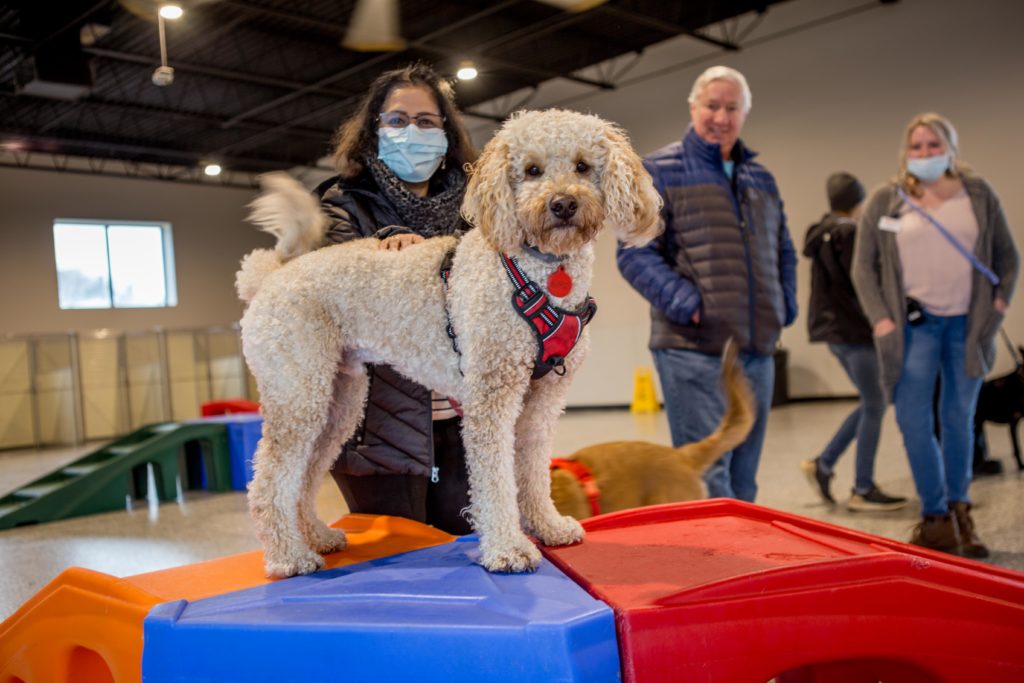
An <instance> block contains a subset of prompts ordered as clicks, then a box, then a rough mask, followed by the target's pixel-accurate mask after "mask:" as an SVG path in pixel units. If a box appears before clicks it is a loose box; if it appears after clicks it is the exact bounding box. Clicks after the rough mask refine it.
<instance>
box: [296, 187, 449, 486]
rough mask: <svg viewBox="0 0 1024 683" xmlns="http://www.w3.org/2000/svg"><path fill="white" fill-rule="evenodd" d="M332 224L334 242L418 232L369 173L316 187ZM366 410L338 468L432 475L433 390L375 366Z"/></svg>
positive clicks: (351, 472) (330, 234) (360, 473)
mask: <svg viewBox="0 0 1024 683" xmlns="http://www.w3.org/2000/svg"><path fill="white" fill-rule="evenodd" d="M315 192H316V193H317V194H318V195H320V198H321V207H322V208H323V210H324V213H325V214H326V215H327V217H328V220H329V225H328V229H327V235H326V240H327V242H328V243H330V244H337V243H341V242H348V241H349V240H354V239H361V238H364V237H376V238H378V239H384V238H385V237H389V236H390V235H394V234H400V233H411V232H414V231H413V230H411V229H410V228H407V227H404V226H402V220H401V218H399V216H398V213H397V212H396V211H395V209H394V208H393V207H392V206H391V204H390V203H389V202H388V201H387V199H386V198H385V197H384V196H383V195H382V194H381V192H380V190H379V189H378V187H377V185H376V183H375V182H374V180H373V176H372V175H371V174H370V173H369V171H364V172H363V173H362V174H360V175H359V176H356V177H355V178H353V179H350V180H343V179H339V178H338V177H334V178H330V179H328V180H326V181H324V182H323V183H321V184H320V186H319V187H318V188H317V189H316V190H315ZM368 370H369V373H370V388H369V393H368V395H367V398H366V414H365V416H364V417H363V422H362V424H361V425H360V427H359V429H358V430H357V431H356V434H355V435H354V436H353V437H352V439H351V440H350V441H349V442H348V443H347V444H345V446H344V447H343V448H342V451H341V455H340V456H339V458H338V461H337V463H336V464H335V466H334V471H335V472H340V473H343V474H349V475H356V476H363V475H370V474H409V475H416V476H430V474H431V470H432V468H433V465H434V441H433V425H432V419H431V401H430V398H431V393H430V390H429V389H427V388H426V387H423V386H421V385H419V384H417V383H415V382H413V381H411V380H409V379H407V378H406V377H404V376H402V375H400V374H398V372H396V371H395V370H393V369H392V368H391V367H389V366H386V365H371V366H369V368H368Z"/></svg>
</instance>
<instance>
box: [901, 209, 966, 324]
mask: <svg viewBox="0 0 1024 683" xmlns="http://www.w3.org/2000/svg"><path fill="white" fill-rule="evenodd" d="M925 211H927V212H928V213H929V214H931V216H932V218H934V219H935V220H937V221H938V222H939V223H941V224H942V226H943V227H944V228H946V230H947V231H948V232H949V233H950V234H952V235H953V236H954V237H956V239H957V241H959V242H960V244H962V245H963V246H964V247H965V248H966V249H967V250H968V251H970V252H973V251H974V244H975V242H977V241H978V220H977V218H975V216H974V210H973V209H972V208H971V199H970V197H968V196H967V192H965V191H963V190H961V191H960V192H959V193H957V194H956V195H954V196H952V197H950V198H949V199H947V200H946V201H944V202H943V203H942V204H941V205H940V206H938V207H937V208H933V209H925ZM896 245H897V247H898V248H899V253H900V265H901V266H902V268H903V291H904V292H905V293H906V295H907V296H909V297H911V298H913V299H917V300H918V301H920V302H921V304H922V305H923V306H924V308H925V310H926V311H928V312H929V313H932V314H934V315H942V316H951V315H965V314H966V313H967V309H968V307H969V306H970V303H971V278H972V275H973V273H972V270H973V266H972V265H971V262H970V261H968V260H967V259H966V258H964V256H963V254H961V253H960V252H958V251H957V250H956V248H954V247H953V245H952V244H950V243H949V241H948V240H947V239H946V238H945V237H943V236H942V233H940V232H939V230H938V228H936V227H935V226H934V225H932V224H931V223H930V222H928V221H927V220H926V219H925V218H924V216H922V215H921V214H919V213H918V212H917V211H914V210H913V209H911V208H910V207H907V206H904V207H903V209H902V210H901V216H900V230H899V232H898V233H897V234H896Z"/></svg>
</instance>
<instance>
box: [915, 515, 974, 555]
mask: <svg viewBox="0 0 1024 683" xmlns="http://www.w3.org/2000/svg"><path fill="white" fill-rule="evenodd" d="M910 542H911V543H913V544H914V545H919V546H921V547H922V548H929V549H931V550H939V551H941V552H944V553H951V554H953V555H959V554H960V553H961V547H960V534H959V533H958V531H957V525H956V517H954V516H953V515H952V514H947V515H925V517H924V518H923V519H922V520H921V521H920V523H918V525H917V526H915V527H914V533H913V535H912V536H911V537H910Z"/></svg>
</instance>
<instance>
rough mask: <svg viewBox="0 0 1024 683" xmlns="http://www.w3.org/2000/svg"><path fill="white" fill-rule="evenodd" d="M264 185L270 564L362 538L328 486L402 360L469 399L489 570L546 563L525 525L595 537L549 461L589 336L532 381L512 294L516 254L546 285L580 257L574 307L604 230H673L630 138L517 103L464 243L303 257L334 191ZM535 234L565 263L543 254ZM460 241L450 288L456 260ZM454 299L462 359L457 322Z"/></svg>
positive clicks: (261, 299)
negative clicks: (269, 243) (327, 497)
mask: <svg viewBox="0 0 1024 683" xmlns="http://www.w3.org/2000/svg"><path fill="white" fill-rule="evenodd" d="M264 183H265V185H266V186H267V190H268V191H267V192H266V193H265V194H264V195H263V196H261V197H260V198H259V199H257V200H256V202H254V207H253V208H254V215H253V217H252V220H253V221H254V222H256V223H257V224H259V225H260V226H261V227H263V229H265V230H267V231H269V232H272V233H274V234H275V235H277V237H278V240H279V241H278V246H277V250H276V251H271V250H257V251H255V252H253V253H252V254H250V255H248V256H247V257H246V258H245V259H244V260H243V262H242V269H241V271H240V272H239V274H238V279H237V284H238V290H239V295H240V296H241V297H242V298H243V299H244V300H246V301H248V307H247V309H246V312H245V315H244V316H243V318H242V342H243V348H244V352H245V358H246V360H247V362H248V363H249V367H250V369H251V370H252V372H253V375H255V377H256V381H257V384H258V386H259V391H260V400H261V402H262V408H263V418H264V422H263V438H262V439H261V440H260V443H259V446H258V447H257V450H256V456H255V477H254V479H253V482H252V484H251V485H250V487H249V507H250V511H251V513H252V516H253V519H254V521H255V525H256V530H257V534H258V536H259V537H260V540H261V541H262V542H263V545H264V550H265V553H264V560H265V566H266V570H267V573H268V574H269V575H271V576H281V577H283V576H291V575H294V574H305V573H309V572H312V571H315V570H317V569H319V568H321V567H322V566H323V558H322V557H321V556H320V553H326V552H332V551H335V550H339V549H341V548H343V547H344V546H345V537H344V534H343V533H342V532H341V531H338V530H334V529H329V528H328V527H327V526H326V525H324V524H323V522H321V521H320V520H319V519H317V517H316V514H315V511H314V498H315V492H316V489H317V486H318V485H319V484H320V482H321V480H322V478H323V476H324V474H325V473H326V471H327V469H328V468H329V467H330V465H331V463H332V462H333V460H334V458H335V457H336V456H337V454H338V452H339V450H340V448H341V445H342V444H343V443H344V442H345V441H346V440H347V439H348V438H349V436H350V435H351V434H352V433H353V432H354V431H355V429H356V427H357V426H358V424H359V422H360V420H361V419H362V414H363V404H364V401H365V398H366V391H367V376H366V370H365V367H364V365H365V364H366V363H386V364H388V365H391V366H393V367H394V368H396V369H397V370H398V371H399V372H401V373H402V374H403V375H405V376H407V377H409V378H410V379H413V380H415V381H416V382H419V383H421V384H423V385H425V386H427V387H430V388H431V389H434V390H436V391H439V392H441V393H443V394H445V395H448V396H451V397H453V398H454V399H455V400H457V401H458V402H459V403H461V404H462V407H463V409H464V411H465V417H464V419H463V442H464V444H465V448H466V459H467V463H468V467H469V481H470V500H471V502H470V509H469V514H470V518H471V520H472V523H473V527H474V529H475V530H476V532H477V533H478V534H479V535H480V552H481V557H480V562H481V564H482V565H483V566H484V567H486V568H487V569H489V570H492V571H526V570H531V569H534V568H535V567H536V566H537V564H538V562H539V561H540V553H539V551H538V550H537V548H536V547H535V546H534V545H533V543H531V542H530V540H529V539H528V538H527V536H526V535H525V534H524V530H525V531H526V532H529V533H532V534H533V535H534V536H536V538H537V539H539V540H540V541H541V542H542V543H544V544H546V545H561V544H566V543H576V542H578V541H580V540H581V539H582V537H583V531H582V529H581V527H580V525H579V523H578V522H577V521H576V520H574V519H572V518H570V517H564V516H562V515H560V514H558V512H557V511H556V510H555V507H554V505H553V504H552V502H551V497H550V495H549V481H550V480H549V474H548V461H549V459H550V457H551V444H552V437H553V432H554V427H555V422H556V420H557V417H558V415H559V414H560V413H561V412H562V409H563V407H564V403H565V394H566V391H567V389H568V386H569V382H570V381H571V379H572V376H573V374H574V373H575V372H576V370H577V368H578V367H579V365H580V363H581V362H582V360H583V358H584V356H585V355H586V351H587V345H588V342H587V334H586V332H585V331H584V333H583V336H582V337H581V339H580V341H579V343H578V345H577V347H576V348H575V350H573V352H572V353H570V354H569V356H568V358H567V359H566V373H565V376H559V375H557V374H555V373H550V374H548V375H547V376H546V377H544V378H543V379H540V380H535V381H531V379H530V376H531V373H532V370H533V362H534V358H535V356H536V353H537V342H536V340H535V338H534V334H533V331H532V330H531V329H530V326H529V324H528V323H527V322H525V321H524V320H523V319H522V318H520V317H519V315H518V314H517V313H516V311H515V310H514V309H513V307H512V303H511V302H512V294H513V288H512V284H511V282H510V281H509V278H508V277H507V276H506V274H505V272H504V270H503V266H502V263H501V260H500V258H499V252H505V253H508V254H511V255H513V256H515V257H516V258H517V259H518V261H519V263H520V265H521V267H522V268H523V270H524V271H525V272H526V273H527V274H528V275H529V277H530V278H532V279H533V280H534V281H536V282H538V283H541V284H543V283H545V282H547V279H548V276H549V275H550V274H551V272H553V270H554V269H555V268H556V267H557V265H562V266H564V267H565V269H566V270H567V271H568V272H569V274H570V275H571V276H572V278H573V281H574V283H575V285H574V287H573V288H572V291H571V292H570V293H569V294H568V295H566V296H565V297H564V298H557V297H552V302H553V303H554V304H555V305H558V306H561V307H563V308H567V309H574V308H576V307H577V306H579V305H580V304H582V303H583V301H584V300H585V297H586V293H587V290H588V289H589V288H590V281H591V270H592V264H593V259H594V255H593V241H594V239H595V237H596V236H597V233H598V232H599V231H600V229H601V228H602V227H605V226H607V227H611V228H612V229H614V230H615V232H616V233H617V236H618V237H619V238H620V239H621V240H622V241H623V242H625V243H626V244H628V245H638V244H644V243H646V242H647V241H649V240H650V239H653V238H654V237H655V236H657V234H658V232H659V231H660V226H659V220H658V213H659V209H660V206H661V200H660V198H659V196H658V194H657V192H656V191H655V189H654V187H653V185H652V182H651V179H650V176H649V175H648V174H647V172H646V171H645V170H644V169H643V166H642V165H641V162H640V159H639V157H637V155H636V153H635V152H634V151H633V150H632V148H631V147H630V145H629V142H628V140H627V139H626V136H625V135H624V134H623V133H622V132H621V131H620V130H619V129H617V128H616V127H615V126H613V125H611V124H609V123H608V122H606V121H603V120H601V119H599V118H597V117H595V116H589V115H584V114H579V113H575V112H570V111H564V110H548V111H539V112H521V113H519V114H517V115H514V116H513V117H512V118H510V119H509V120H508V121H507V122H506V123H505V125H504V126H503V127H502V129H501V130H500V131H498V133H497V134H496V135H495V137H494V138H493V139H492V140H491V141H490V142H489V143H488V144H487V146H486V147H485V148H484V151H483V153H482V155H481V156H480V158H479V160H478V161H477V163H476V165H475V167H474V169H473V171H472V173H471V176H470V181H469V184H468V187H467V191H466V198H465V201H464V203H463V214H464V215H465V216H466V218H467V220H469V221H470V222H471V223H472V224H473V225H474V226H475V228H476V229H474V230H471V231H470V232H468V233H467V234H466V235H465V236H464V237H463V238H462V239H461V240H460V241H458V242H456V240H455V239H454V238H451V237H440V238H435V239H430V240H427V241H425V242H423V243H420V244H417V245H414V246H412V247H407V248H406V249H403V250H401V251H399V252H389V251H379V250H378V248H377V245H378V242H377V240H375V239H366V240H358V241H355V242H349V243H346V244H342V245H335V246H331V247H327V248H323V249H318V250H316V251H312V252H309V253H305V255H302V253H303V252H304V251H306V250H308V249H309V247H310V246H311V245H314V244H316V243H318V241H319V240H321V239H322V235H323V231H324V221H323V220H322V218H320V217H319V209H318V207H317V206H316V203H315V202H311V201H307V200H308V194H306V193H305V190H303V189H302V188H301V187H300V186H299V185H298V184H297V183H295V182H294V181H291V180H290V179H287V178H286V177H282V176H280V175H278V176H274V177H271V178H269V179H267V180H265V181H264ZM555 197H569V198H574V199H575V201H576V203H577V204H578V210H577V211H576V212H575V214H574V215H573V216H571V217H570V218H568V219H563V218H559V217H558V216H556V215H555V214H554V211H553V210H552V208H551V207H550V205H549V202H551V200H552V198H555ZM563 213H564V212H563ZM524 243H528V244H530V245H532V246H533V247H535V248H537V249H539V250H541V251H543V252H547V253H549V254H557V255H559V256H564V257H565V259H564V260H563V261H562V262H561V264H557V263H552V262H548V261H546V260H543V259H540V258H537V257H535V256H533V255H531V253H530V251H528V250H525V249H523V245H524ZM451 249H455V257H454V261H453V264H452V270H451V276H450V291H449V292H448V295H447V297H446V296H445V291H444V287H443V284H442V281H441V278H440V277H439V269H440V263H441V261H442V259H443V257H444V255H445V253H446V252H448V251H449V250H451ZM446 306H447V309H448V311H449V312H450V316H451V321H452V323H453V325H454V328H455V330H456V331H457V334H458V343H459V347H460V349H461V357H460V356H459V355H457V354H456V353H455V352H454V351H453V349H452V344H451V341H450V340H449V339H448V337H447V335H446V332H445V326H446V316H445V309H446Z"/></svg>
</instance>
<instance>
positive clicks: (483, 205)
mask: <svg viewBox="0 0 1024 683" xmlns="http://www.w3.org/2000/svg"><path fill="white" fill-rule="evenodd" d="M462 216H463V217H464V218H465V219H466V220H467V221H468V222H469V223H471V224H472V225H473V226H475V227H477V228H479V229H480V230H481V231H483V234H484V237H486V238H487V241H488V242H490V243H491V245H492V246H493V247H494V248H495V249H497V250H499V251H511V250H512V249H514V248H516V247H518V246H519V243H520V242H521V241H522V237H521V236H520V233H519V230H518V220H517V219H516V215H515V197H514V196H513V194H512V185H511V182H510V179H509V146H508V142H506V141H505V139H504V136H503V135H502V133H501V131H499V132H498V134H497V135H495V136H494V137H493V138H491V140H490V142H488V143H487V144H486V145H485V146H484V151H483V152H482V153H481V154H480V158H479V159H477V160H476V163H475V164H473V167H472V169H471V170H470V176H469V184H468V185H467V186H466V197H465V199H464V200H463V201H462Z"/></svg>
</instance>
